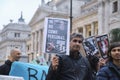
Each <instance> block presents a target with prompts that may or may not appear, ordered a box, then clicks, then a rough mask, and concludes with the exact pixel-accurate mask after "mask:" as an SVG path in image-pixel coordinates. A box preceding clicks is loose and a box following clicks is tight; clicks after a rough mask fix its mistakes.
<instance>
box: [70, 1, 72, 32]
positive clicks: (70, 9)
mask: <svg viewBox="0 0 120 80" xmlns="http://www.w3.org/2000/svg"><path fill="white" fill-rule="evenodd" d="M70 33H72V0H70Z"/></svg>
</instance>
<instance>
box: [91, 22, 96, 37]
mask: <svg viewBox="0 0 120 80" xmlns="http://www.w3.org/2000/svg"><path fill="white" fill-rule="evenodd" d="M94 27H95V26H94V22H92V23H91V36H94V33H95V29H94Z"/></svg>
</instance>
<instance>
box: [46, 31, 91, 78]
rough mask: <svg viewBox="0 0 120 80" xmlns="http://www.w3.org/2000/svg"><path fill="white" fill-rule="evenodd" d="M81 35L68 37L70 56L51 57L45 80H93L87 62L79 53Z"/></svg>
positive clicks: (76, 34) (74, 34)
mask: <svg viewBox="0 0 120 80" xmlns="http://www.w3.org/2000/svg"><path fill="white" fill-rule="evenodd" d="M83 39H84V38H83V35H82V34H78V33H73V34H71V36H70V54H69V55H58V56H55V57H53V59H52V62H51V65H50V67H49V71H48V74H47V77H46V80H93V79H92V72H91V67H90V64H89V61H88V59H87V58H85V57H83V56H82V55H81V53H80V48H81V45H82V41H83Z"/></svg>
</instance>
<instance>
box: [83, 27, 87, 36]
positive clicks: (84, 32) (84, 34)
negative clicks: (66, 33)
mask: <svg viewBox="0 0 120 80" xmlns="http://www.w3.org/2000/svg"><path fill="white" fill-rule="evenodd" d="M83 36H84V37H86V26H83Z"/></svg>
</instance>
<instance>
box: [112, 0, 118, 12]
mask: <svg viewBox="0 0 120 80" xmlns="http://www.w3.org/2000/svg"><path fill="white" fill-rule="evenodd" d="M117 11H118V1H115V2H113V6H112V13H115V12H117Z"/></svg>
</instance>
